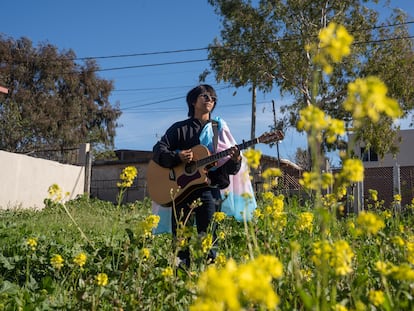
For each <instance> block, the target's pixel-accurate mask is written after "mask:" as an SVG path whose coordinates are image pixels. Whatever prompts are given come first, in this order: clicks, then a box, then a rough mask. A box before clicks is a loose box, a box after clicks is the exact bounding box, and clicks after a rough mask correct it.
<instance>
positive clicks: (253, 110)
mask: <svg viewBox="0 0 414 311" xmlns="http://www.w3.org/2000/svg"><path fill="white" fill-rule="evenodd" d="M255 138H256V83H254V82H253V87H252V128H251V133H250V139H252V140H253V139H255ZM252 148H253V149H254V145H253V147H252Z"/></svg>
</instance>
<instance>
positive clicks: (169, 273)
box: [161, 267, 174, 279]
mask: <svg viewBox="0 0 414 311" xmlns="http://www.w3.org/2000/svg"><path fill="white" fill-rule="evenodd" d="M161 275H162V276H163V277H164V278H166V279H168V278H170V277H172V276H173V275H174V271H173V269H172V268H171V267H166V268H165V269H164V270H162V272H161Z"/></svg>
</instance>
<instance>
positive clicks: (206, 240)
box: [201, 233, 213, 254]
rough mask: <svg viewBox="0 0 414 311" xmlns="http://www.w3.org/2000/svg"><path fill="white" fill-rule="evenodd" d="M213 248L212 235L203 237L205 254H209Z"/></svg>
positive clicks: (202, 244)
mask: <svg viewBox="0 0 414 311" xmlns="http://www.w3.org/2000/svg"><path fill="white" fill-rule="evenodd" d="M212 246H213V237H212V236H211V234H210V233H208V234H207V235H206V236H204V237H203V239H202V241H201V248H202V250H203V253H204V254H207V253H208V251H209V250H210V249H211V247H212Z"/></svg>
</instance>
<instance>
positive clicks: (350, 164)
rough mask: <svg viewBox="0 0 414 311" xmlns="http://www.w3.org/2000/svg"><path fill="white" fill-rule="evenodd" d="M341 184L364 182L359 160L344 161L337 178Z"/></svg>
mask: <svg viewBox="0 0 414 311" xmlns="http://www.w3.org/2000/svg"><path fill="white" fill-rule="evenodd" d="M337 177H338V178H339V179H340V180H341V181H342V183H344V184H349V183H353V182H359V181H363V180H364V165H363V164H362V161H361V160H360V159H346V160H345V161H344V162H343V164H342V169H341V171H340V172H339V173H338V176H337Z"/></svg>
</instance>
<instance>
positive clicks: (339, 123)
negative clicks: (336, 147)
mask: <svg viewBox="0 0 414 311" xmlns="http://www.w3.org/2000/svg"><path fill="white" fill-rule="evenodd" d="M344 134H345V122H344V121H343V120H338V119H333V118H331V117H328V127H327V128H326V132H325V135H326V141H327V142H328V143H330V144H333V143H334V142H335V141H336V138H337V136H341V135H344Z"/></svg>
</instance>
